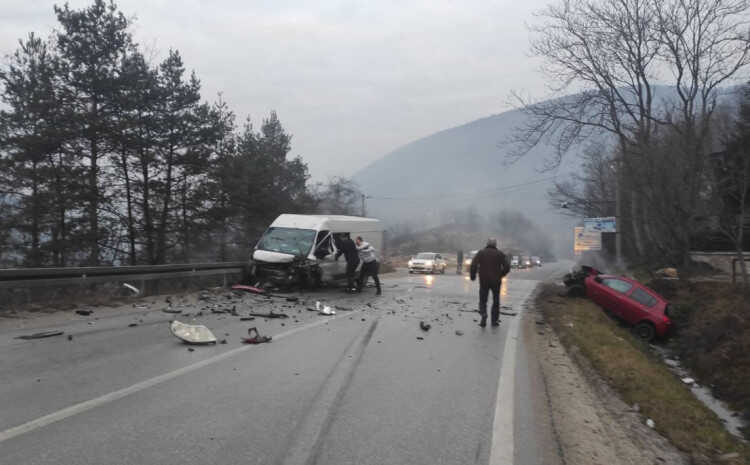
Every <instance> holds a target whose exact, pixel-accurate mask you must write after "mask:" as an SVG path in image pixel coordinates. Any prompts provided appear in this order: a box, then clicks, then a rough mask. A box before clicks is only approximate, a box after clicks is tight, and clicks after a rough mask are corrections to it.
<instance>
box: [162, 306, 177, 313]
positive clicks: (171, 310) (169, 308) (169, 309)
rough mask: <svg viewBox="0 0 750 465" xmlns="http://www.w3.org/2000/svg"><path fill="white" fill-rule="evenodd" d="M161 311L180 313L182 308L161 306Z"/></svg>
mask: <svg viewBox="0 0 750 465" xmlns="http://www.w3.org/2000/svg"><path fill="white" fill-rule="evenodd" d="M161 311H162V312H164V313H182V310H177V309H176V308H172V307H168V308H163V309H162V310H161Z"/></svg>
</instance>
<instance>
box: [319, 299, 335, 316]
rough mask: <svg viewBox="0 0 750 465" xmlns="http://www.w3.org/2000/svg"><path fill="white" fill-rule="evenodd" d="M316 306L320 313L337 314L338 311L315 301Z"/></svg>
mask: <svg viewBox="0 0 750 465" xmlns="http://www.w3.org/2000/svg"><path fill="white" fill-rule="evenodd" d="M315 308H316V309H317V311H318V314H320V315H335V314H336V311H335V310H333V309H332V308H331V307H329V306H328V305H322V304H321V303H320V302H315Z"/></svg>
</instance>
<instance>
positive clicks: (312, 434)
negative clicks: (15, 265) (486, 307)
mask: <svg viewBox="0 0 750 465" xmlns="http://www.w3.org/2000/svg"><path fill="white" fill-rule="evenodd" d="M569 266H570V263H567V262H563V263H557V264H546V265H545V267H544V268H539V269H533V270H519V271H514V272H513V273H512V274H511V275H510V277H509V278H508V279H506V281H505V284H504V286H503V291H502V294H503V295H502V300H503V305H506V306H508V307H507V308H504V311H508V312H515V313H518V315H516V316H510V315H508V316H505V315H504V316H502V323H501V326H500V327H499V328H491V327H487V328H484V329H483V328H480V327H479V326H478V325H477V321H478V314H476V313H472V312H471V310H473V309H475V308H476V300H477V288H478V286H477V284H476V283H473V282H471V281H469V280H468V278H467V277H466V276H465V275H461V276H457V275H455V274H446V275H438V276H423V275H408V274H406V273H404V272H398V273H393V274H389V275H385V276H384V277H383V281H384V295H383V296H379V297H378V296H375V295H374V290H373V289H367V290H366V291H365V293H363V294H361V295H354V296H351V295H347V294H344V293H342V292H340V291H338V290H327V291H320V292H315V293H310V294H300V295H299V298H300V301H298V302H287V301H286V300H284V299H271V300H267V299H263V298H259V297H256V296H250V295H245V296H241V297H236V296H233V295H232V294H231V293H229V292H216V293H214V294H212V295H211V297H210V298H209V299H206V300H197V298H196V296H195V295H192V296H187V297H184V298H183V299H182V300H183V301H184V302H183V303H184V307H183V310H184V311H185V312H186V313H190V316H184V315H183V316H177V318H178V319H180V320H181V321H185V322H192V321H194V322H197V323H200V324H205V325H206V326H208V327H209V328H211V330H212V331H213V332H214V333H215V334H216V336H217V338H219V339H226V341H227V343H226V344H217V345H212V346H197V347H192V346H187V345H185V344H183V343H181V342H180V341H179V340H177V339H176V338H174V337H173V336H172V335H171V334H170V333H169V330H168V325H169V323H168V322H169V320H171V319H173V318H174V317H175V315H171V314H167V313H164V312H162V311H161V309H162V308H164V307H165V306H166V304H165V303H164V299H163V298H161V297H159V298H146V299H143V301H142V302H139V305H138V306H135V307H134V306H132V305H130V306H128V307H124V308H118V309H109V310H106V309H101V310H99V309H96V310H95V312H94V314H93V315H91V316H86V317H84V316H79V315H75V314H73V313H72V312H66V313H65V314H52V315H46V316H41V317H37V318H34V319H33V320H31V321H29V322H27V323H25V324H24V326H25V327H24V328H23V329H19V327H18V324H15V325H11V324H9V323H8V322H3V321H0V353H2V356H0V399H2V400H0V464H14V465H16V464H81V465H83V464H165V465H166V464H180V465H182V464H239V463H243V464H245V463H258V464H379V465H382V464H399V465H401V464H430V465H435V464H463V463H466V464H468V463H480V464H487V463H491V464H513V463H515V464H524V465H526V464H554V463H559V457H558V456H557V450H558V448H557V444H556V443H555V440H554V435H553V433H552V429H551V427H550V419H549V415H548V412H547V411H546V405H547V400H546V394H545V390H544V384H543V381H542V379H541V376H540V374H539V372H538V365H537V363H536V360H535V355H534V353H533V351H532V350H530V348H529V347H530V345H531V344H527V343H526V342H525V341H526V339H527V338H528V337H529V336H528V334H526V332H524V330H523V327H524V326H523V323H522V318H523V315H524V314H523V311H524V303H525V302H526V300H527V299H528V298H529V296H530V295H531V293H532V292H533V290H534V288H535V286H536V284H537V283H538V282H539V281H540V280H545V279H553V278H554V277H555V276H559V275H561V273H562V272H564V271H565V270H566V269H567V267H569ZM316 300H320V301H323V302H324V303H328V304H333V305H338V306H340V307H344V309H340V310H338V311H337V314H336V315H335V316H321V315H318V314H317V313H316V312H313V311H309V310H308V308H309V307H313V306H314V305H315V301H316ZM175 303H176V299H175ZM140 304H143V305H147V307H145V308H143V307H141V306H140ZM231 306H234V307H235V308H236V310H237V311H238V312H239V313H240V314H241V315H246V314H247V313H248V312H250V311H256V312H267V311H269V310H271V309H273V310H274V311H276V312H282V311H283V312H286V313H287V314H289V315H290V318H288V319H286V320H282V319H263V318H256V320H255V321H240V320H239V318H238V317H236V316H231V315H228V314H215V313H212V312H211V311H210V308H213V309H214V310H217V309H219V310H220V309H223V308H229V307H231ZM200 309H203V312H204V314H203V315H202V316H198V315H196V313H197V311H198V310H200ZM420 321H424V322H426V323H429V324H430V325H431V326H432V328H431V329H430V330H429V331H427V332H425V331H422V330H421V329H420V328H419V323H420ZM15 323H17V322H15ZM131 324H137V326H132V327H131V326H129V325H131ZM250 326H257V327H258V329H259V330H260V332H261V333H262V334H268V335H272V336H273V337H274V338H273V341H272V342H271V343H269V344H264V345H257V346H251V345H243V344H241V342H240V338H241V337H242V336H244V335H245V334H246V332H247V329H248V328H249V327H250ZM49 328H55V329H61V330H63V331H65V334H64V335H62V336H56V337H52V338H48V339H39V340H31V341H27V340H19V339H16V337H17V336H19V335H23V334H28V333H30V332H35V331H37V330H39V329H49ZM457 331H459V333H457ZM460 332H462V333H460ZM69 335H70V336H72V340H69V339H68V336H69ZM189 349H193V350H192V351H191V350H189Z"/></svg>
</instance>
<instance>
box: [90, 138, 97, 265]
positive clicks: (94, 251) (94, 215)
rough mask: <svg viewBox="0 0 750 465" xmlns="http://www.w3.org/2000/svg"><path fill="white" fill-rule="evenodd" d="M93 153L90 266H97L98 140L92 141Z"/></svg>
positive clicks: (91, 161)
mask: <svg viewBox="0 0 750 465" xmlns="http://www.w3.org/2000/svg"><path fill="white" fill-rule="evenodd" d="M89 142H90V144H91V153H90V154H89V163H90V166H89V173H88V177H89V179H88V182H89V186H88V187H89V208H88V217H89V218H88V220H89V240H90V247H91V254H90V255H89V265H91V266H96V265H98V264H99V170H98V163H99V146H98V144H97V142H98V141H97V140H96V138H92V139H90V141H89Z"/></svg>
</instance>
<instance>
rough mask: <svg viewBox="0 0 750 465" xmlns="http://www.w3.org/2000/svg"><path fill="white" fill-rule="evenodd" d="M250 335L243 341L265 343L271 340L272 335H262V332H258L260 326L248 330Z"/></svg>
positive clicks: (246, 342)
mask: <svg viewBox="0 0 750 465" xmlns="http://www.w3.org/2000/svg"><path fill="white" fill-rule="evenodd" d="M247 335H248V337H244V338H242V342H243V343H245V344H264V343H266V342H271V339H272V337H271V336H261V335H260V333H258V328H255V327H253V328H250V329H248V330H247Z"/></svg>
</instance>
